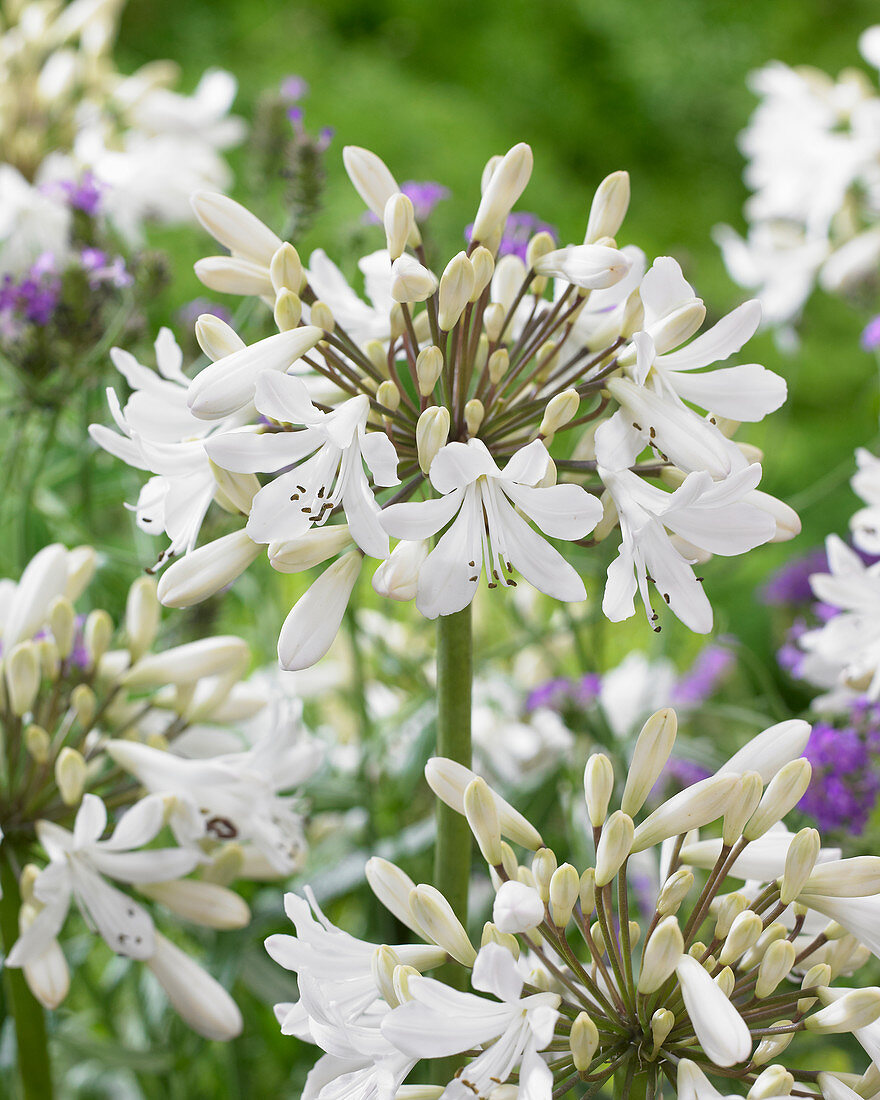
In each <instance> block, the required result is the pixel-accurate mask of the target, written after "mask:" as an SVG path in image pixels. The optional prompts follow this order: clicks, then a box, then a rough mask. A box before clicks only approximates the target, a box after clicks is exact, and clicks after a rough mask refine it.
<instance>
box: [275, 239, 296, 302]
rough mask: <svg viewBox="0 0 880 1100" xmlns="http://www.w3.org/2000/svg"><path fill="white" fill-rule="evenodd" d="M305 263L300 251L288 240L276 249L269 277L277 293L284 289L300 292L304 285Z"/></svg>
mask: <svg viewBox="0 0 880 1100" xmlns="http://www.w3.org/2000/svg"><path fill="white" fill-rule="evenodd" d="M303 274H304V272H303V265H302V261H301V260H300V258H299V253H298V252H297V250H296V249H295V248H294V247H293V245H292V244H289V243H288V242H287V241H285V242H284V244H282V245H281V247H280V248H278V249H276V250H275V253H274V254H273V256H272V260H271V262H270V264H269V278H270V279H271V280H272V286H273V288H274V290H275V293H276V295H277V294H279V293H280V292H281V291H282V290H285V289H286V290H292V291H293V293H294V294H299V292H300V291H301V290H302V285H303Z"/></svg>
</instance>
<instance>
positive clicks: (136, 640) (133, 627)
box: [125, 567, 173, 661]
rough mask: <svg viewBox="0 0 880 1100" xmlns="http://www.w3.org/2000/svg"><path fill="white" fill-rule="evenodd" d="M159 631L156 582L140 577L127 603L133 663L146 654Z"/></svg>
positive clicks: (129, 591)
mask: <svg viewBox="0 0 880 1100" xmlns="http://www.w3.org/2000/svg"><path fill="white" fill-rule="evenodd" d="M172 568H173V567H172ZM158 629H159V601H158V599H157V596H156V582H155V580H154V579H153V578H152V577H138V578H137V580H136V581H135V582H134V583H133V584H132V586H131V587H130V588H129V590H128V597H127V599H126V601H125V633H126V635H127V637H128V651H129V653H130V654H131V659H132V661H137V660H138V659H139V658H140V657H142V656H143V654H144V653H146V651H147V650H148V649H149V648H150V646H151V645H152V644H153V641H154V639H155V637H156V632H157V631H158Z"/></svg>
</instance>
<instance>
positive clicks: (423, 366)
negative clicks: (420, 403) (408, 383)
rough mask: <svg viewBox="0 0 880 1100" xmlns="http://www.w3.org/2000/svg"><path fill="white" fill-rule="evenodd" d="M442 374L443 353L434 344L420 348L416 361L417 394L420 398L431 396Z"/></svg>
mask: <svg viewBox="0 0 880 1100" xmlns="http://www.w3.org/2000/svg"><path fill="white" fill-rule="evenodd" d="M442 373H443V352H442V351H441V350H440V349H439V348H438V347H437V346H436V345H434V344H431V345H430V347H427V348H422V350H421V351H420V352H419V355H418V358H417V359H416V378H417V379H418V383H419V393H420V394H421V395H422V397H430V396H431V394H432V393H433V392H434V387H435V386H436V385H437V380H438V379H439V377H440V375H441V374H442Z"/></svg>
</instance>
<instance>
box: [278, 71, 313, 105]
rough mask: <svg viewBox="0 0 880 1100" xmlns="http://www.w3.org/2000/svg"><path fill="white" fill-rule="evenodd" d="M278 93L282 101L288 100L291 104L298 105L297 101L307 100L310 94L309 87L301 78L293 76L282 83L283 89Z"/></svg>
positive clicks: (287, 77)
mask: <svg viewBox="0 0 880 1100" xmlns="http://www.w3.org/2000/svg"><path fill="white" fill-rule="evenodd" d="M278 91H279V94H280V95H281V98H282V99H287V100H289V101H290V102H291V103H296V102H297V100H300V99H305V97H306V96H307V95H308V94H309V86H308V83H307V82H306V81H305V80H303V78H302V77H301V76H296V75H294V74H291V75H290V76H286V77H285V78H284V79H283V80H282V81H281V87H280V88H279V89H278Z"/></svg>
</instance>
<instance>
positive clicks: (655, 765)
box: [548, 173, 678, 817]
mask: <svg viewBox="0 0 880 1100" xmlns="http://www.w3.org/2000/svg"><path fill="white" fill-rule="evenodd" d="M624 174H625V173H624ZM548 411H549V405H548ZM677 729H678V719H677V718H676V715H675V711H674V710H672V709H671V708H670V707H665V708H664V709H663V710H658V711H657V712H656V713H655V714H652V715H651V717H650V718H649V719H648V720H647V722H645V724H644V726H642V730H641V733H640V734H639V736H638V740H637V741H636V747H635V750H634V751H633V757H632V762H631V763H630V766H629V772H628V773H627V777H626V786H625V787H624V789H623V798H622V799H621V801H620V808H621V809H622V810H623V812H624V813H627V814H629V815H630V817H635V815H636V814H637V813H638V812H639V810H640V809H641V808H642V806H643V805H644V803H645V799H646V798H647V797H648V795H649V794H650V792H651V789H652V787H653V786H654V784H655V783H656V782H657V779H658V778H659V776H660V773H661V772H662V771H663V768H664V767H665V766H666V761H667V760H668V759H669V754H670V753H671V752H672V746H673V745H674V744H675V734H676V730H677Z"/></svg>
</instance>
